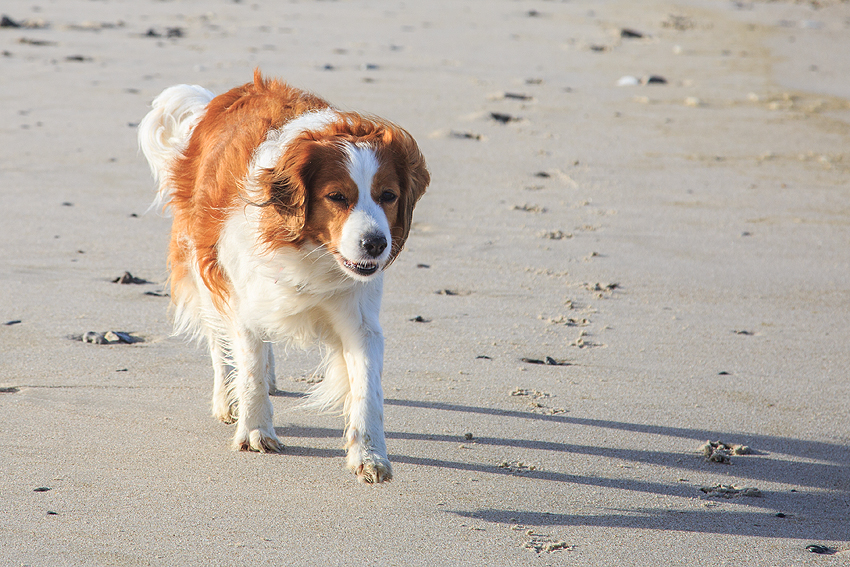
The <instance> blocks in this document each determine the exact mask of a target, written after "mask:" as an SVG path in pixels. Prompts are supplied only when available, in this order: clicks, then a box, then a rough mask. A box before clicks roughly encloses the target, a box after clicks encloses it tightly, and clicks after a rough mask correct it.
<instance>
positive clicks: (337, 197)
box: [325, 193, 348, 205]
mask: <svg viewBox="0 0 850 567" xmlns="http://www.w3.org/2000/svg"><path fill="white" fill-rule="evenodd" d="M325 199H327V200H328V201H332V202H334V203H339V204H340V205H347V204H348V199H347V198H346V196H345V195H343V194H342V193H331V194H329V195H327V196H325Z"/></svg>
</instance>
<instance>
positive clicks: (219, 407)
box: [212, 400, 237, 425]
mask: <svg viewBox="0 0 850 567" xmlns="http://www.w3.org/2000/svg"><path fill="white" fill-rule="evenodd" d="M212 413H213V417H215V418H216V419H217V420H219V421H220V422H222V423H225V424H227V425H230V424H231V423H236V420H237V415H236V407H235V406H234V405H232V404H228V403H227V402H226V401H225V402H221V403H218V402H217V401H215V400H214V401H213V412H212Z"/></svg>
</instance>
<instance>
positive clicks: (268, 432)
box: [233, 428, 283, 453]
mask: <svg viewBox="0 0 850 567" xmlns="http://www.w3.org/2000/svg"><path fill="white" fill-rule="evenodd" d="M233 449H234V450H236V451H256V452H258V453H280V452H282V451H283V443H281V442H280V440H279V439H278V438H277V435H276V434H275V432H274V430H273V429H271V428H259V429H250V430H249V429H247V428H245V429H243V428H238V429H237V430H236V435H234V437H233Z"/></svg>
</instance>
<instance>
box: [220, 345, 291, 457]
mask: <svg viewBox="0 0 850 567" xmlns="http://www.w3.org/2000/svg"><path fill="white" fill-rule="evenodd" d="M234 335H235V336H234V337H233V347H232V348H233V352H232V353H231V356H232V357H233V363H234V366H235V367H236V377H235V380H236V398H237V407H238V410H237V412H238V418H237V422H236V435H234V437H233V448H234V449H238V450H242V451H246V450H247V451H260V452H262V453H279V452H280V451H281V450H282V449H283V446H282V445H281V443H280V441H279V440H278V438H277V435H276V434H275V432H274V423H273V419H272V418H273V409H272V402H271V400H270V399H269V380H268V371H269V368H268V365H269V349H268V346H267V345H265V344H264V343H263V341H262V339H261V338H260V337H259V336H257V334H256V333H254V332H252V331H249V330H246V329H239V330H237V331H236V332H235V333H234Z"/></svg>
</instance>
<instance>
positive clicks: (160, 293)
mask: <svg viewBox="0 0 850 567" xmlns="http://www.w3.org/2000/svg"><path fill="white" fill-rule="evenodd" d="M145 295H152V296H154V297H169V295H168V293H166V292H165V291H163V290H158V291H146V292H145Z"/></svg>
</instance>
